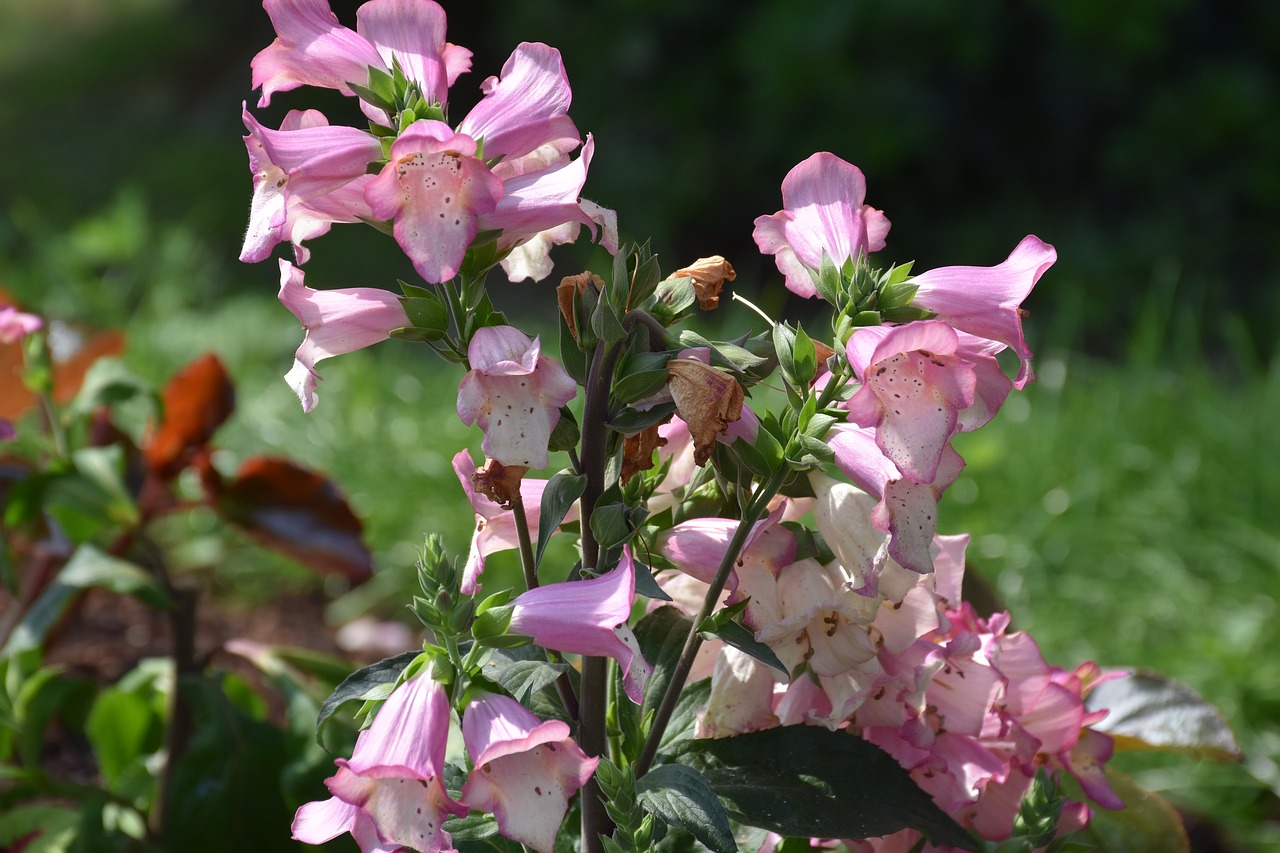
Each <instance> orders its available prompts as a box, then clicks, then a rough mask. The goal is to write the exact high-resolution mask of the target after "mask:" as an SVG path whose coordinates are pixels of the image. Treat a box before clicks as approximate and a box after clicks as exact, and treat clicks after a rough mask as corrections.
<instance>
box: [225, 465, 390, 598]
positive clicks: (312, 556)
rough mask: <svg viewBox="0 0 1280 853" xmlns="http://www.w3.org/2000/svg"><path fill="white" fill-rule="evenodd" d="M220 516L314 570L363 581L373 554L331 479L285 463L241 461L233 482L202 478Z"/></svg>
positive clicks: (257, 539)
mask: <svg viewBox="0 0 1280 853" xmlns="http://www.w3.org/2000/svg"><path fill="white" fill-rule="evenodd" d="M205 484H206V487H210V488H211V490H212V491H214V494H213V498H214V501H215V503H216V506H217V509H218V511H219V513H221V515H222V516H223V517H224V518H225V519H227V520H228V521H230V522H231V523H233V524H235V525H236V526H238V527H240V528H241V529H242V530H244V531H245V532H246V533H248V534H249V536H251V537H252V538H253V539H254V541H256V542H257V543H258V544H259V545H262V546H263V547H264V548H270V549H272V550H274V551H279V552H281V553H283V554H287V555H289V556H290V557H293V558H294V559H295V560H297V561H298V562H300V563H302V564H303V565H305V566H307V567H308V568H310V569H313V570H314V571H317V572H324V573H328V574H339V575H342V576H343V577H346V578H348V579H349V580H352V581H356V582H360V581H364V580H368V578H369V576H370V575H371V574H372V573H373V556H372V555H371V554H370V553H369V549H368V547H366V546H365V544H364V541H363V539H362V538H361V533H362V531H363V527H364V526H363V525H362V524H361V523H360V519H359V518H357V517H356V514H355V513H354V512H352V510H351V506H350V505H349V504H348V503H347V499H346V498H345V497H343V495H342V493H341V492H340V491H339V490H338V487H337V486H336V485H334V483H333V481H332V480H330V479H329V478H328V477H326V476H324V475H323V474H318V473H316V472H315V471H310V470H307V469H306V468H302V467H300V466H298V465H295V464H294V463H292V462H290V461H289V460H287V459H281V458H278V457H271V456H255V457H251V458H249V459H246V460H245V462H244V464H243V465H241V466H240V471H239V472H238V473H237V475H236V477H235V479H234V480H232V481H230V482H229V483H218V482H217V481H216V480H214V479H213V478H206V479H205Z"/></svg>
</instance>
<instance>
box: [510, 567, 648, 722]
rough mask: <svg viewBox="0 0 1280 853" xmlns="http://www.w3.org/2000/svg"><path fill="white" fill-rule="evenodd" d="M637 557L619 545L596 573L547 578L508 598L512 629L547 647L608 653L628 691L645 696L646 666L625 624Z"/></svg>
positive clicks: (636, 698)
mask: <svg viewBox="0 0 1280 853" xmlns="http://www.w3.org/2000/svg"><path fill="white" fill-rule="evenodd" d="M635 581H636V575H635V563H634V561H633V560H632V559H631V554H630V552H629V551H627V550H626V549H624V550H623V556H622V560H621V562H619V563H618V566H617V568H615V569H614V570H613V571H611V572H607V573H605V574H603V575H601V576H600V577H598V578H591V579H590V580H579V581H565V582H562V583H553V584H547V585H545V586H540V587H537V588H536V589H531V590H528V591H527V592H524V593H521V594H520V595H519V596H518V597H517V598H516V599H515V601H513V602H511V604H512V608H513V609H512V612H511V625H510V628H509V629H508V630H509V631H510V632H511V633H513V634H528V635H529V636H531V637H533V642H535V643H537V644H538V645H540V646H545V647H546V648H549V649H556V650H557V651H562V652H571V653H573V654H579V655H599V656H604V657H611V658H613V659H614V660H616V661H617V662H618V667H619V668H620V669H621V670H622V678H623V685H624V687H625V689H626V692H627V696H628V697H630V699H631V701H633V702H635V703H636V704H637V705H638V704H640V702H641V700H642V699H643V697H644V685H645V682H646V681H647V680H648V678H649V672H650V666H649V664H648V663H646V662H645V659H644V657H643V656H641V654H640V651H639V647H638V646H637V644H636V638H635V635H634V634H632V633H631V628H630V627H628V625H627V619H628V618H629V617H630V616H631V606H632V605H633V604H634V603H635Z"/></svg>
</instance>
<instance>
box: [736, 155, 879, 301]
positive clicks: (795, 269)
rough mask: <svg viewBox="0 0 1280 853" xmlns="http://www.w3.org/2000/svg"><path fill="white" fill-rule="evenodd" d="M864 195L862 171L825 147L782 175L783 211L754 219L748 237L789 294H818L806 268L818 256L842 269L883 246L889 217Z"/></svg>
mask: <svg viewBox="0 0 1280 853" xmlns="http://www.w3.org/2000/svg"><path fill="white" fill-rule="evenodd" d="M866 195H867V182H866V179H865V178H864V177H863V175H862V170H860V169H859V168H858V167H857V166H854V165H853V164H852V163H847V162H845V161H844V160H841V159H840V158H839V157H837V156H835V155H834V154H830V153H827V152H825V151H823V152H819V153H817V154H814V155H813V156H811V157H809V158H808V159H807V160H804V161H803V162H801V163H800V164H798V165H797V166H795V167H794V168H793V169H792V170H791V171H790V172H788V173H787V176H786V178H784V179H783V181H782V207H783V209H782V210H780V211H778V212H777V213H774V214H771V215H769V216H761V217H758V218H757V219H756V222H755V232H754V234H753V237H754V238H755V241H756V245H757V246H759V247H760V251H761V252H763V253H764V254H766V255H773V256H774V261H775V262H776V263H777V265H778V271H779V272H781V273H782V274H783V275H785V276H786V277H787V288H788V289H790V290H791V291H792V292H793V293H796V294H799V295H800V296H817V295H818V291H817V288H815V287H814V285H813V279H812V278H811V276H810V271H813V272H817V270H818V269H819V267H821V266H822V256H823V254H826V255H827V256H829V257H830V258H831V260H832V261H833V262H834V263H835V265H836V266H837V267H841V266H843V265H844V263H845V262H846V261H848V260H851V259H852V260H857V258H858V257H859V256H861V255H863V254H866V253H870V252H878V251H880V250H881V249H883V248H884V244H885V237H886V236H888V234H889V220H888V219H887V218H886V217H885V215H884V213H883V212H882V211H879V210H876V209H875V208H873V207H871V206H870V205H868V204H865V203H864V202H865V199H866Z"/></svg>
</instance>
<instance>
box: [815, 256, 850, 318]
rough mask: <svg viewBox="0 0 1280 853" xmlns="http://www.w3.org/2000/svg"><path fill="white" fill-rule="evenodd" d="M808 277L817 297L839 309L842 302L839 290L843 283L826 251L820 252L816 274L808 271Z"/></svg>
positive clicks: (838, 271)
mask: <svg viewBox="0 0 1280 853" xmlns="http://www.w3.org/2000/svg"><path fill="white" fill-rule="evenodd" d="M809 277H810V278H811V279H813V286H814V289H815V290H817V291H818V295H819V296H821V297H822V298H823V299H824V300H825V301H826V302H827V303H828V304H830V305H834V306H837V307H839V305H840V303H841V302H842V301H843V294H842V293H841V290H842V289H843V287H842V285H843V283H844V282H843V279H842V277H841V275H840V270H839V269H838V268H837V267H836V265H835V262H834V261H833V260H831V256H830V255H828V254H827V252H826V250H823V252H822V263H821V265H820V266H819V267H818V269H817V271H816V272H815V271H814V270H810V271H809Z"/></svg>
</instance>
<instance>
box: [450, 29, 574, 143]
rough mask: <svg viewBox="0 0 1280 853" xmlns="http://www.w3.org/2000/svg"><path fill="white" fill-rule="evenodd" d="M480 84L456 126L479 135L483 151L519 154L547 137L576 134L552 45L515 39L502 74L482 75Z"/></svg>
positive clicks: (571, 137)
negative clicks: (485, 77) (472, 104)
mask: <svg viewBox="0 0 1280 853" xmlns="http://www.w3.org/2000/svg"><path fill="white" fill-rule="evenodd" d="M484 89H485V96H484V97H483V98H481V99H480V102H479V103H478V104H476V105H475V108H474V109H472V110H471V112H470V113H468V114H467V117H466V118H464V119H463V120H462V122H461V123H460V124H459V125H458V131H459V133H465V134H467V135H468V136H470V137H472V138H474V139H483V140H484V153H485V157H487V158H492V157H506V158H513V157H520V156H522V155H524V154H527V153H529V152H530V151H533V150H534V149H535V148H539V147H541V146H542V145H545V144H547V143H556V142H561V143H563V141H565V140H577V138H578V130H577V128H576V127H574V125H573V122H572V121H571V120H570V119H569V116H568V112H569V103H570V101H571V100H572V93H571V91H570V89H569V78H568V76H567V75H566V74H565V71H564V62H563V61H562V60H561V59H560V51H558V50H556V49H555V48H553V47H548V46H547V45H545V44H531V43H529V42H525V43H523V44H521V45H519V46H518V47H517V48H516V49H515V51H514V52H512V54H511V56H510V58H508V59H507V62H506V64H505V65H503V66H502V76H501V77H500V78H492V77H491V78H489V79H488V80H486V81H485V85H484Z"/></svg>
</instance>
